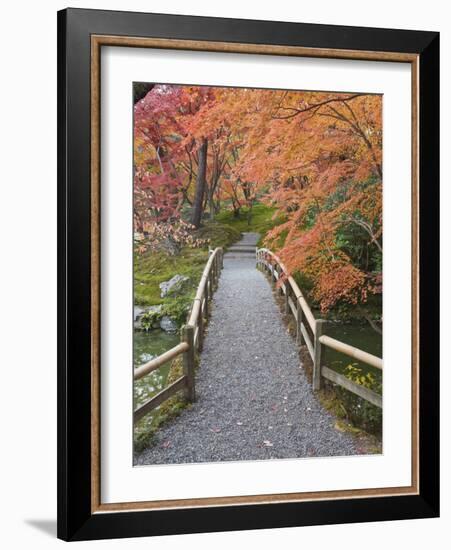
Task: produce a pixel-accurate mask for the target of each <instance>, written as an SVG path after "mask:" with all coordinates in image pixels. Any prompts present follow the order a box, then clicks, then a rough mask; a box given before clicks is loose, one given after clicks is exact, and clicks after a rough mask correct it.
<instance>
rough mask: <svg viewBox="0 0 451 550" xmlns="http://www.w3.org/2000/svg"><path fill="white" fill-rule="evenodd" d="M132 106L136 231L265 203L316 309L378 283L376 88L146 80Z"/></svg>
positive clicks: (359, 299)
mask: <svg viewBox="0 0 451 550" xmlns="http://www.w3.org/2000/svg"><path fill="white" fill-rule="evenodd" d="M134 114H135V125H134V131H135V137H134V165H135V166H134V169H135V176H134V191H135V194H134V197H135V201H134V217H135V228H136V231H137V232H143V231H145V227H148V226H149V224H174V223H178V221H179V220H181V219H182V218H183V216H185V217H186V212H189V213H190V215H189V217H186V219H189V221H190V222H192V223H193V224H194V225H195V226H196V227H198V226H199V225H200V224H201V223H202V220H203V219H204V218H205V217H206V216H207V215H208V217H209V218H213V217H214V216H215V214H216V213H217V212H218V211H219V210H220V209H221V208H231V209H232V210H233V212H234V213H235V215H238V214H239V212H240V210H241V209H242V208H243V207H247V212H248V213H251V212H252V206H253V204H255V203H256V202H258V201H260V202H265V203H267V204H270V205H272V206H274V207H275V208H276V215H279V216H280V215H281V216H280V217H281V219H283V220H284V221H283V222H282V223H280V224H279V225H277V226H276V227H274V228H273V229H272V230H271V231H270V232H268V234H267V235H266V237H265V243H266V244H267V245H268V246H269V247H271V248H273V249H274V250H275V251H277V253H278V254H279V255H280V256H281V258H282V260H283V261H284V263H285V265H286V266H287V268H288V269H289V270H290V272H291V273H293V274H300V275H301V276H302V277H304V278H305V279H306V280H307V281H308V282H309V284H310V286H311V290H310V293H311V297H312V298H313V299H314V300H315V301H316V302H317V303H318V304H319V306H320V307H321V309H322V310H323V311H327V310H328V309H330V308H332V307H334V306H336V305H339V304H343V303H345V304H353V305H354V304H359V305H364V304H365V303H366V302H367V300H368V298H369V296H371V295H377V294H380V293H381V292H382V288H381V284H382V282H381V280H382V277H381V271H382V97H381V96H379V95H371V94H364V93H332V92H296V91H282V90H260V89H259V90H257V89H247V88H212V87H202V86H197V87H196V86H172V85H171V86H170V85H153V86H152V88H150V89H149V91H148V93H147V94H146V95H145V96H144V97H143V98H142V99H140V100H138V101H137V103H136V104H135V106H134ZM249 215H251V214H249ZM153 233H155V231H154V232H153Z"/></svg>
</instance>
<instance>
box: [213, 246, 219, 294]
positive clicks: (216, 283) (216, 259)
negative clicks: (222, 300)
mask: <svg viewBox="0 0 451 550" xmlns="http://www.w3.org/2000/svg"><path fill="white" fill-rule="evenodd" d="M217 265H218V255H217V254H215V257H214V258H213V265H212V266H211V269H212V271H213V280H214V282H215V290H217V288H218V269H217Z"/></svg>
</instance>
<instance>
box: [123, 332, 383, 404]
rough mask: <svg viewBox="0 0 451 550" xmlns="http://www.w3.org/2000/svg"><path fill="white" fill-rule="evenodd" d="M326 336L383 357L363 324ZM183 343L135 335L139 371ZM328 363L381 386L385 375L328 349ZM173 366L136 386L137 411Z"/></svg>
mask: <svg viewBox="0 0 451 550" xmlns="http://www.w3.org/2000/svg"><path fill="white" fill-rule="evenodd" d="M326 334H328V335H329V336H331V337H332V338H336V339H337V340H340V341H342V342H345V343H346V344H350V345H352V346H355V347H357V348H359V349H361V350H364V351H366V352H368V353H372V354H373V355H377V356H378V357H382V336H381V335H380V334H378V333H377V332H376V331H374V330H373V329H372V328H371V327H370V326H367V325H361V324H346V325H339V324H332V323H331V324H330V325H328V326H327V329H326ZM179 342H180V336H179V335H178V334H170V333H167V332H165V331H163V330H153V331H150V332H143V331H135V333H134V341H133V352H134V362H135V367H139V366H140V365H143V364H144V363H147V361H150V360H151V359H153V358H154V357H157V356H158V355H161V354H162V353H164V352H165V351H167V350H168V349H170V348H172V347H174V346H176V345H177V344H178V343H179ZM325 363H326V364H327V365H328V366H329V367H330V368H332V369H333V370H335V371H337V372H339V373H342V374H344V372H345V369H346V367H347V366H348V365H354V366H357V367H359V368H361V369H362V372H363V374H366V373H369V372H370V373H372V374H373V376H374V378H375V380H376V381H377V382H378V383H381V382H382V372H381V371H380V370H379V369H376V368H374V367H371V366H369V365H366V364H364V363H361V362H359V361H356V360H355V359H352V358H351V357H348V356H347V355H344V354H343V353H339V352H337V351H334V350H332V349H329V348H326V352H325ZM169 368H170V363H168V364H166V365H163V366H162V367H161V368H159V369H158V370H157V371H155V372H153V373H151V374H149V375H148V376H145V377H144V378H141V380H138V381H137V382H135V383H134V388H133V389H134V392H133V393H134V408H135V409H136V408H137V407H138V406H141V405H143V404H144V403H145V402H146V401H148V400H149V399H150V398H151V397H153V396H154V395H155V394H156V393H158V392H159V391H161V390H162V389H163V388H164V387H165V385H166V381H167V377H168V373H169Z"/></svg>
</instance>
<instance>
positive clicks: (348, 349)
mask: <svg viewBox="0 0 451 550" xmlns="http://www.w3.org/2000/svg"><path fill="white" fill-rule="evenodd" d="M319 341H320V342H321V344H324V345H325V346H327V347H328V348H332V349H334V350H335V351H339V352H341V353H344V354H345V355H349V357H353V358H354V359H357V360H358V361H362V362H363V363H366V364H367V365H371V366H372V367H376V368H377V369H381V370H382V366H383V363H382V359H381V358H380V357H377V356H376V355H372V354H371V353H367V352H366V351H363V350H361V349H359V348H355V347H354V346H350V345H349V344H345V343H344V342H340V340H335V338H331V337H330V336H327V335H326V334H323V335H322V336H320V337H319Z"/></svg>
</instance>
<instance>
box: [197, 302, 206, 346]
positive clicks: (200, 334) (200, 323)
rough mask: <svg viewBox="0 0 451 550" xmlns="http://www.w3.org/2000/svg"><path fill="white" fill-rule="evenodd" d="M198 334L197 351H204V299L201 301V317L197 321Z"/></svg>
mask: <svg viewBox="0 0 451 550" xmlns="http://www.w3.org/2000/svg"><path fill="white" fill-rule="evenodd" d="M197 327H198V333H197V351H202V346H203V343H204V316H203V313H202V298H201V299H200V309H199V317H198V321H197Z"/></svg>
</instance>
